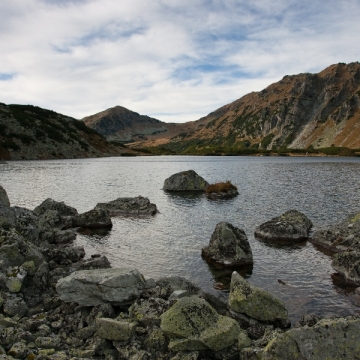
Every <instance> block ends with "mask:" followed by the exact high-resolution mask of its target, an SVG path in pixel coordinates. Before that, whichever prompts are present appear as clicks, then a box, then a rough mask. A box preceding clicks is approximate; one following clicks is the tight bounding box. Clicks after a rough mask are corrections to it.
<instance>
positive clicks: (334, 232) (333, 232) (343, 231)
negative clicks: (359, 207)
mask: <svg viewBox="0 0 360 360" xmlns="http://www.w3.org/2000/svg"><path fill="white" fill-rule="evenodd" d="M309 240H310V241H311V242H312V243H313V244H317V245H320V246H322V247H324V248H326V249H329V250H331V251H333V252H339V251H345V250H347V249H348V248H350V247H357V248H360V213H357V214H352V215H350V216H348V217H347V218H346V219H344V220H343V221H341V222H339V223H337V224H334V225H332V226H329V227H327V228H324V229H319V230H317V231H315V232H314V234H313V235H312V237H311V238H310V239H309Z"/></svg>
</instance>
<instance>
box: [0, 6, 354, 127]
mask: <svg viewBox="0 0 360 360" xmlns="http://www.w3.org/2000/svg"><path fill="white" fill-rule="evenodd" d="M359 16H360V4H359V2H358V1H357V0H344V1H342V2H337V1H328V2H327V3H324V2H321V1H320V0H313V1H310V0H305V1H303V2H298V1H293V0H290V1H285V0H275V1H272V2H268V1H265V0H255V1H252V2H249V1H243V0H228V1H226V2H224V1H220V0H193V1H190V0H153V1H146V0H132V1H129V0H123V1H121V2H119V1H116V0H27V1H26V2H25V5H24V2H23V1H22V0H11V1H10V0H3V1H2V2H1V4H0V39H1V40H0V45H1V49H2V56H1V68H0V69H1V70H0V94H1V97H0V101H1V102H6V103H22V104H27V103H29V104H33V105H37V106H41V107H45V108H49V109H52V110H55V111H57V112H60V113H63V114H67V115H70V116H74V117H77V118H81V117H84V116H87V115H91V114H93V113H95V112H99V111H102V110H104V109H106V108H109V107H112V106H115V105H121V106H125V107H127V108H129V109H131V110H133V111H137V112H139V113H142V114H147V115H150V116H154V117H158V118H159V119H161V120H164V121H176V122H182V121H188V120H196V119H197V118H199V117H201V116H204V115H206V114H207V113H209V112H211V111H213V110H215V109H216V108H218V107H220V106H222V105H225V104H227V103H229V102H231V101H233V100H235V99H237V98H239V97H241V96H242V95H244V94H246V93H248V92H250V91H254V90H256V91H258V90H261V89H263V88H264V87H266V86H267V85H269V84H270V83H272V82H274V81H277V80H279V79H281V78H282V77H283V76H284V75H286V74H296V73H300V72H308V71H310V72H314V71H320V70H322V69H323V68H325V67H326V66H329V65H331V64H333V63H336V62H351V61H357V60H359V57H360V56H359V55H360V49H359V48H358V47H357V46H356V44H355V43H354V41H355V40H354V36H355V34H358V33H359V31H360V23H359V21H358V19H359Z"/></svg>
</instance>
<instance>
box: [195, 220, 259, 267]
mask: <svg viewBox="0 0 360 360" xmlns="http://www.w3.org/2000/svg"><path fill="white" fill-rule="evenodd" d="M201 254H202V256H203V257H204V258H205V259H206V260H207V261H209V262H211V263H213V264H215V265H217V266H218V267H232V266H242V265H252V264H253V256H252V251H251V248H250V244H249V241H248V239H247V237H246V234H245V232H244V230H242V229H239V228H236V227H234V226H233V225H231V224H229V223H227V222H220V223H218V224H217V225H216V227H215V230H214V232H213V234H212V235H211V239H210V243H209V245H208V246H205V247H204V248H203V249H202V252H201Z"/></svg>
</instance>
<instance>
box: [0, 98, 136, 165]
mask: <svg viewBox="0 0 360 360" xmlns="http://www.w3.org/2000/svg"><path fill="white" fill-rule="evenodd" d="M130 151H131V150H127V149H124V148H123V147H120V146H118V145H114V144H111V143H109V142H108V141H107V140H106V139H105V138H104V137H103V136H101V135H100V134H98V133H97V132H96V131H95V130H92V129H90V128H88V127H87V126H86V125H85V124H84V123H83V122H82V121H79V120H76V119H73V118H71V117H68V116H65V115H61V114H58V113H56V112H54V111H51V110H45V109H42V108H39V107H36V106H32V105H6V104H3V103H0V160H22V159H24V160H36V159H59V158H60V159H61V158H83V157H102V156H115V155H120V154H121V153H124V152H130Z"/></svg>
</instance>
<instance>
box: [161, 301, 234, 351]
mask: <svg viewBox="0 0 360 360" xmlns="http://www.w3.org/2000/svg"><path fill="white" fill-rule="evenodd" d="M160 327H161V330H162V331H163V332H164V333H165V334H167V335H168V336H169V337H170V343H169V349H170V350H172V351H182V350H187V351H189V350H190V351H191V350H206V349H210V350H213V351H219V350H221V349H224V348H227V347H229V346H232V345H234V344H235V343H236V342H237V339H238V336H239V333H240V326H239V324H238V323H237V322H236V321H235V320H234V319H231V318H229V317H226V316H222V315H219V314H218V313H217V312H216V311H215V310H214V309H213V308H212V307H211V306H210V305H209V304H208V303H207V302H206V301H205V300H203V299H200V298H199V297H197V296H191V297H184V298H181V299H179V300H178V301H177V302H176V303H175V304H174V305H173V306H172V307H171V308H170V309H169V310H168V311H166V312H165V313H164V314H162V315H161V326H160Z"/></svg>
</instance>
